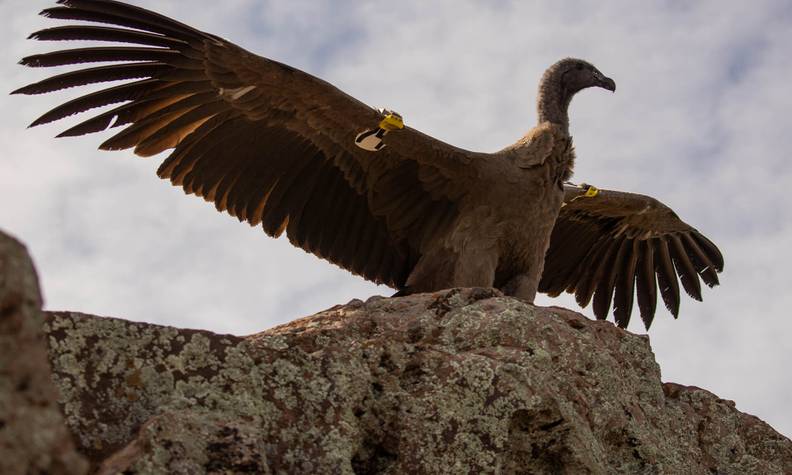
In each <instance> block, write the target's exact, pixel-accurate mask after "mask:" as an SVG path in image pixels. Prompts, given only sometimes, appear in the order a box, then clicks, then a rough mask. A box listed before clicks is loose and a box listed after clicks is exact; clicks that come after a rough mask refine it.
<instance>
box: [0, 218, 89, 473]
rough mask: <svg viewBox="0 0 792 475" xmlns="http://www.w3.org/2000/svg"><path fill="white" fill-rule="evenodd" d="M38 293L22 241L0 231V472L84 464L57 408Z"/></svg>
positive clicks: (82, 467) (81, 468) (70, 469)
mask: <svg viewBox="0 0 792 475" xmlns="http://www.w3.org/2000/svg"><path fill="white" fill-rule="evenodd" d="M43 321H44V316H43V314H42V312H41V293H40V291H39V287H38V280H37V278H36V272H35V270H34V269H33V263H32V262H31V260H30V257H29V256H28V254H27V251H26V250H25V247H24V246H23V245H22V244H20V243H19V242H18V241H16V240H15V239H13V238H11V237H9V236H6V235H5V234H3V233H0V473H1V474H4V475H13V474H37V473H47V474H80V473H85V471H86V470H87V468H88V464H87V463H86V461H85V460H84V459H83V458H82V456H80V455H79V454H78V453H77V452H76V450H75V447H74V444H73V443H72V440H71V437H70V435H69V431H68V429H67V428H66V425H65V424H64V421H63V416H62V415H61V412H60V410H59V409H58V404H57V400H58V394H57V391H56V389H55V385H54V384H53V382H52V377H51V375H50V368H49V363H48V357H47V349H46V346H45V344H44V338H43V333H42V324H43Z"/></svg>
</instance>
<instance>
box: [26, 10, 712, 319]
mask: <svg viewBox="0 0 792 475" xmlns="http://www.w3.org/2000/svg"><path fill="white" fill-rule="evenodd" d="M58 3H59V4H60V5H61V6H58V7H55V8H49V9H46V10H44V12H42V13H43V14H44V15H45V16H48V17H52V18H56V19H65V20H82V21H87V22H91V23H102V24H109V25H111V26H109V27H108V26H94V25H67V26H60V27H55V28H49V29H45V30H41V31H39V32H36V33H34V34H33V35H31V37H32V38H35V39H39V40H42V41H65V40H93V41H103V42H113V43H122V44H124V45H125V46H100V47H91V48H80V49H67V50H62V51H55V52H52V53H47V54H41V55H34V56H30V57H27V58H24V59H23V60H22V63H23V64H26V65H28V66H34V67H42V66H44V67H47V66H60V65H68V64H81V63H89V62H111V63H114V64H110V65H107V66H101V67H96V68H87V69H82V70H78V71H72V72H68V73H63V74H60V75H58V76H55V77H52V78H49V79H45V80H43V81H40V82H38V83H35V84H31V85H29V86H26V87H23V88H20V89H18V90H17V91H15V93H22V94H41V93H46V92H51V91H55V90H59V89H65V88H70V87H74V86H81V85H85V84H92V83H97V82H104V81H112V80H124V79H125V80H134V81H132V82H127V83H124V84H121V85H118V86H113V87H109V88H107V89H103V90H101V91H97V92H94V93H91V94H88V95H85V96H82V97H78V98H77V99H74V100H72V101H69V102H67V103H65V104H63V105H61V106H59V107H56V108H55V109H53V110H51V111H49V112H47V113H46V114H44V115H43V116H42V117H40V118H39V119H37V120H36V121H35V122H34V123H33V125H39V124H44V123H47V122H52V121H55V120H59V119H62V118H65V117H68V116H71V115H73V114H77V113H80V112H85V111H88V110H90V109H93V108H95V107H100V106H104V105H111V104H114V105H115V106H114V108H112V109H111V110H109V111H107V112H103V113H100V114H98V115H97V116H95V117H93V118H91V119H89V120H86V121H84V122H82V123H79V124H77V125H76V126H74V127H72V128H70V129H68V130H67V131H65V132H64V133H62V134H61V135H62V136H76V135H84V134H87V133H93V132H99V131H103V130H106V129H110V128H115V127H120V126H126V128H125V129H123V130H122V131H121V132H119V133H117V134H116V135H114V136H113V137H111V138H110V139H108V140H107V141H106V142H104V143H103V144H102V145H101V148H103V149H106V150H120V149H127V148H134V150H135V153H136V154H138V155H141V156H152V155H155V154H157V153H160V152H163V151H165V150H169V149H173V151H172V153H171V154H170V155H169V156H168V157H167V158H166V159H165V160H164V162H163V163H162V165H161V166H160V168H159V170H158V175H159V176H160V177H162V178H165V179H169V180H170V181H171V183H173V184H174V185H177V186H180V187H182V188H183V189H184V190H185V192H187V193H189V194H196V195H198V196H201V197H203V198H204V199H205V200H207V201H211V202H213V203H214V204H215V206H216V208H217V209H218V211H226V212H228V213H230V214H231V215H233V216H236V217H237V218H239V220H240V221H246V222H248V223H249V224H251V225H261V226H262V227H263V229H264V231H265V232H266V233H267V234H269V235H271V236H275V237H277V236H280V235H281V234H285V235H286V236H287V237H288V238H289V240H290V241H291V243H292V244H294V245H295V246H298V247H300V248H302V249H304V250H306V251H308V252H311V253H313V254H315V255H317V256H319V257H321V258H324V259H327V260H328V261H330V262H333V263H335V264H337V265H339V266H341V267H343V268H345V269H347V270H349V271H351V272H353V273H355V274H358V275H361V276H363V277H365V278H366V279H369V280H372V281H374V282H378V283H384V284H387V285H389V286H391V287H394V288H396V289H398V290H399V291H400V292H401V293H403V294H404V293H411V292H425V291H434V290H439V289H444V288H449V287H468V286H481V287H497V288H500V289H502V290H503V291H504V292H506V293H507V294H509V295H514V296H517V297H520V298H523V299H526V300H528V301H533V299H534V297H535V295H536V292H537V291H540V292H547V293H549V294H551V295H557V294H559V293H561V292H563V291H567V292H573V293H575V295H576V297H577V300H578V302H579V303H580V304H581V305H583V306H585V305H587V304H588V303H589V301H590V300H591V298H592V297H593V298H594V310H595V314H596V315H597V317H598V318H605V317H606V316H607V314H608V312H609V310H610V306H611V302H612V301H613V302H614V315H615V317H616V321H617V323H618V324H619V325H621V326H626V325H627V322H628V320H629V315H630V312H631V310H632V302H633V293H634V291H635V294H636V295H637V296H638V303H639V307H640V309H641V316H642V318H643V319H644V322H645V323H646V325H647V327H648V326H649V324H651V321H652V318H653V317H654V312H655V303H656V298H657V294H658V283H659V290H660V292H659V293H660V295H661V296H662V298H663V300H664V302H665V303H666V306H667V307H668V308H669V309H670V310H671V311H672V313H674V315H676V314H677V312H678V307H679V283H678V280H677V274H678V276H679V279H680V280H681V282H682V285H683V287H684V289H685V290H686V291H687V292H688V293H689V294H690V295H691V296H693V297H694V298H697V299H700V298H701V295H700V284H699V278H701V279H703V280H704V281H705V283H707V284H708V285H715V284H717V275H716V273H717V272H719V271H720V270H721V269H722V266H723V260H722V257H721V255H720V252H719V251H718V249H717V247H715V245H714V244H712V243H711V242H710V241H709V240H708V239H707V238H705V237H704V236H702V235H701V234H700V233H698V231H696V230H695V229H693V228H692V227H690V226H688V225H687V224H685V223H684V222H682V221H681V220H679V218H678V217H677V216H676V215H675V214H674V213H673V212H672V211H671V210H670V209H668V208H667V207H665V206H664V205H662V204H661V203H659V202H657V201H656V200H654V199H652V198H649V197H645V196H642V195H635V194H628V193H618V192H607V191H602V192H600V193H599V194H597V193H589V191H591V190H593V189H591V188H588V187H576V186H573V185H569V184H567V183H566V182H567V181H568V180H569V178H570V177H571V175H572V169H573V166H574V161H575V153H574V149H573V146H572V138H571V136H570V134H569V117H568V107H569V104H570V101H571V100H572V97H573V96H574V95H575V94H576V93H578V92H579V91H581V90H583V89H586V88H590V87H599V88H604V89H607V90H611V91H615V87H616V86H615V83H614V82H613V80H611V79H609V78H607V77H605V76H604V75H603V74H602V73H600V72H599V70H597V69H596V68H595V67H594V66H593V65H591V64H590V63H588V62H586V61H582V60H579V59H571V58H568V59H564V60H561V61H559V62H557V63H556V64H554V65H553V66H551V67H550V68H549V69H548V70H547V72H546V73H545V75H544V77H543V78H542V81H541V82H540V86H539V97H538V100H537V107H538V125H537V126H536V127H534V128H532V129H531V130H529V131H528V133H527V134H526V135H525V136H524V137H522V138H521V139H519V140H518V141H517V142H516V143H514V144H513V145H511V146H509V147H506V148H505V149H503V150H501V151H499V152H496V153H492V154H487V153H477V152H471V151H467V150H462V149H459V148H456V147H453V146H451V145H449V144H446V143H443V142H441V141H439V140H436V139H434V138H432V137H429V136H426V135H424V134H422V133H420V132H419V131H417V130H414V129H411V128H409V127H404V126H403V123H402V121H401V118H400V117H397V116H396V115H393V114H384V113H383V112H381V111H377V110H375V109H373V108H371V107H369V106H367V105H365V104H363V103H361V102H359V101H357V100H356V99H354V98H353V97H351V96H349V95H347V94H345V93H343V92H341V91H340V90H338V89H336V88H335V87H333V86H332V85H330V84H328V83H326V82H325V81H322V80H320V79H318V78H315V77H313V76H311V75H309V74H306V73H304V72H302V71H299V70H297V69H294V68H292V67H290V66H288V65H285V64H282V63H278V62H276V61H273V60H271V59H267V58H264V57H261V56H257V55H254V54H252V53H250V52H248V51H245V50H244V49H242V48H240V47H238V46H236V45H234V44H232V43H230V42H228V41H226V40H224V39H222V38H219V37H217V36H214V35H211V34H208V33H204V32H202V31H200V30H197V29H194V28H192V27H189V26H187V25H185V24H183V23H179V22H176V21H174V20H171V19H169V18H167V17H164V16H162V15H158V14H156V13H153V12H150V11H148V10H145V9H142V8H139V7H135V6H131V5H128V4H125V3H122V2H117V1H112V0H59V1H58ZM128 44H132V45H133V46H126V45H128ZM119 63H120V64H119ZM119 104H120V105H119ZM636 289H637V290H636Z"/></svg>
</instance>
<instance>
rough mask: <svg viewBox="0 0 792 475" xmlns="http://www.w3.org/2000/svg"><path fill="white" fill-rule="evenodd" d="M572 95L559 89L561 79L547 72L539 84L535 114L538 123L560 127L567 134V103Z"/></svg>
mask: <svg viewBox="0 0 792 475" xmlns="http://www.w3.org/2000/svg"><path fill="white" fill-rule="evenodd" d="M571 101H572V95H571V94H568V93H567V92H566V91H564V90H563V88H562V87H561V79H560V78H559V77H557V76H556V75H555V74H553V72H552V71H548V73H546V74H545V76H544V77H543V78H542V82H541V83H540V84H539V99H538V102H537V112H538V115H539V123H540V124H541V123H542V122H551V123H553V124H558V125H560V126H561V127H562V128H563V130H564V131H565V132H566V133H567V134H568V133H569V114H568V110H569V103H570V102H571Z"/></svg>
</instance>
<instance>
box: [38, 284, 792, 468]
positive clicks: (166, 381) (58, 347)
mask: <svg viewBox="0 0 792 475" xmlns="http://www.w3.org/2000/svg"><path fill="white" fill-rule="evenodd" d="M46 328H47V330H46V331H47V333H48V335H49V342H50V357H51V360H52V364H53V368H54V371H55V373H54V374H55V379H56V381H57V383H58V386H59V387H60V390H61V394H62V397H63V401H62V402H63V407H64V410H65V413H66V415H67V423H68V425H69V427H70V428H71V429H72V431H73V433H74V434H75V437H76V438H77V443H78V444H79V446H80V449H81V450H82V451H83V453H85V454H86V455H87V456H88V457H89V458H90V459H91V461H92V462H93V464H94V466H95V467H97V470H98V473H118V472H125V473H185V474H186V473H190V474H192V473H393V474H396V473H411V472H412V473H536V474H542V473H570V474H578V473H594V474H606V473H607V474H610V473H630V474H632V473H724V474H730V473H734V474H738V473H740V474H741V473H767V474H770V473H776V474H781V473H792V472H790V470H791V469H790V467H792V442H790V440H789V439H787V438H785V437H783V436H782V435H780V434H778V433H776V432H775V431H774V430H773V429H772V428H771V427H770V426H768V425H767V424H765V423H764V422H762V421H760V420H759V419H757V418H755V417H752V416H748V415H745V414H742V413H740V412H739V411H737V410H736V409H735V407H734V403H732V402H730V401H724V400H721V399H719V398H717V397H716V396H714V395H712V394H711V393H709V392H707V391H704V390H701V389H698V388H693V387H683V386H679V385H675V384H665V385H664V384H662V383H661V381H660V369H659V367H658V366H657V364H656V363H655V361H654V356H653V354H652V351H651V348H650V346H649V340H648V338H647V337H644V336H637V335H633V334H630V333H628V332H625V331H622V330H620V329H618V328H616V327H614V326H613V325H612V324H611V323H608V322H599V321H591V320H588V319H586V318H585V317H583V316H581V315H579V314H577V313H574V312H571V311H568V310H563V309H559V308H549V309H548V308H538V307H534V306H532V305H527V304H525V303H523V302H520V301H518V300H515V299H512V298H507V297H503V296H502V295H501V294H499V293H498V292H497V291H494V290H488V289H455V290H449V291H444V292H438V293H434V294H423V295H414V296H409V297H403V298H391V299H386V298H373V299H370V300H369V301H367V302H361V301H353V302H350V304H348V305H344V306H338V307H334V308H332V309H330V310H327V311H325V312H322V313H319V314H317V315H314V316H311V317H307V318H303V319H299V320H296V321H294V322H291V323H289V324H287V325H282V326H279V327H276V328H273V329H271V330H268V331H265V332H262V333H259V334H256V335H252V336H248V337H244V338H242V337H235V336H228V335H215V334H212V333H209V332H204V331H197V330H179V329H175V328H168V327H160V326H156V325H150V324H145V323H132V322H128V321H123V320H117V319H111V318H99V317H94V316H90V315H84V314H78V313H52V314H49V316H48V323H47V325H46Z"/></svg>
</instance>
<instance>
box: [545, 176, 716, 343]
mask: <svg viewBox="0 0 792 475" xmlns="http://www.w3.org/2000/svg"><path fill="white" fill-rule="evenodd" d="M564 191H565V197H564V206H563V207H562V208H561V212H560V215H559V217H558V220H557V221H556V224H555V228H554V229H553V234H552V237H551V241H550V248H549V249H548V251H547V257H546V261H545V267H544V271H543V274H542V280H541V283H540V284H539V291H540V292H544V293H547V294H549V295H551V296H557V295H559V294H560V293H561V292H564V291H567V292H569V293H574V294H575V298H576V300H577V302H578V303H579V304H580V305H581V306H583V307H585V306H586V305H588V303H589V302H590V301H591V298H592V296H593V297H594V304H593V308H594V314H595V315H596V316H597V318H599V319H605V318H606V317H607V316H608V312H609V311H610V306H611V302H612V301H613V306H614V309H613V314H614V317H615V319H616V323H617V324H618V325H619V326H620V327H622V328H624V327H627V324H628V323H629V319H630V313H631V312H632V306H633V294H634V293H635V294H636V295H637V297H638V306H639V308H640V311H641V318H642V319H643V321H644V324H645V326H646V328H647V329H648V328H649V326H650V325H651V323H652V320H653V318H654V313H655V308H656V301H657V290H658V286H659V290H660V294H661V296H662V298H663V301H664V302H665V305H666V307H667V308H668V310H669V311H670V312H671V313H672V314H673V315H674V316H675V317H676V316H677V315H678V312H679V281H678V280H677V275H678V276H679V280H681V282H682V287H683V288H684V289H685V291H686V292H687V293H688V295H690V296H691V297H692V298H694V299H696V300H701V284H700V282H699V278H701V280H703V281H704V283H706V284H707V285H708V286H710V287H713V286H715V285H717V284H718V275H717V274H718V273H719V272H721V271H722V270H723V256H722V255H721V253H720V251H719V250H718V248H717V247H716V246H715V244H713V243H712V242H711V241H710V240H709V239H707V238H706V237H704V235H702V234H701V233H700V232H699V231H697V230H696V229H694V228H693V227H691V226H689V225H688V224H686V223H685V222H683V221H682V220H681V219H679V217H678V216H677V215H676V213H674V212H673V211H672V210H671V209H670V208H668V207H667V206H665V205H664V204H663V203H661V202H659V201H657V200H656V199H654V198H651V197H648V196H644V195H638V194H633V193H622V192H618V191H608V190H597V189H596V188H593V187H589V186H581V187H578V186H570V185H565V187H564Z"/></svg>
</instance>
